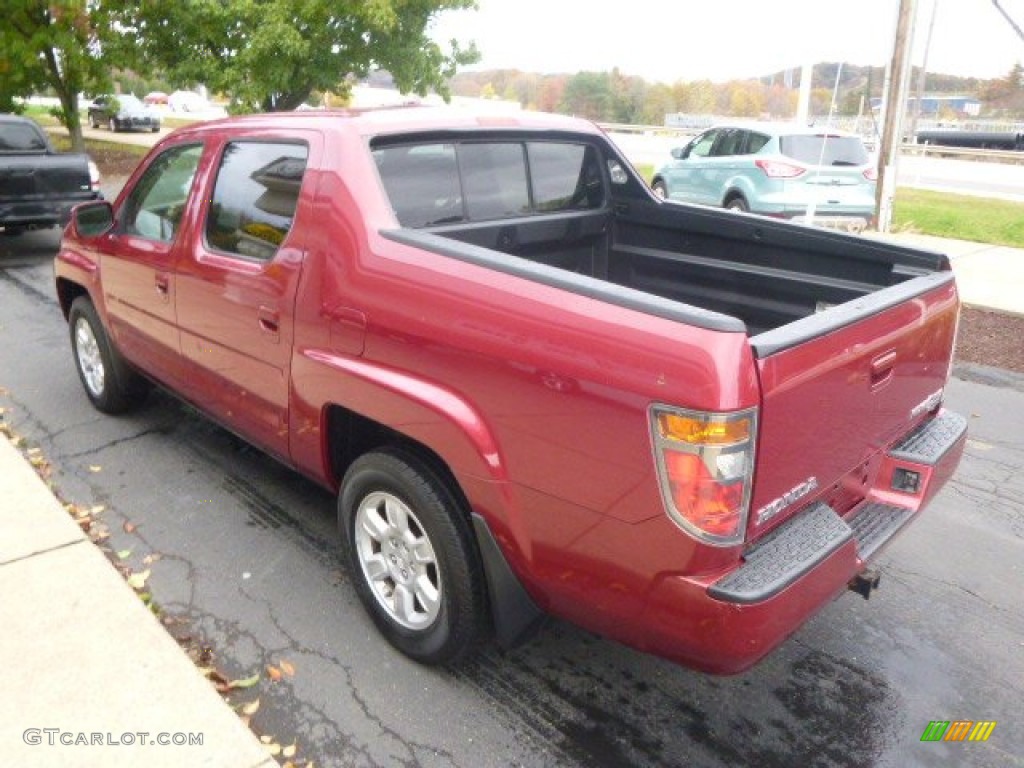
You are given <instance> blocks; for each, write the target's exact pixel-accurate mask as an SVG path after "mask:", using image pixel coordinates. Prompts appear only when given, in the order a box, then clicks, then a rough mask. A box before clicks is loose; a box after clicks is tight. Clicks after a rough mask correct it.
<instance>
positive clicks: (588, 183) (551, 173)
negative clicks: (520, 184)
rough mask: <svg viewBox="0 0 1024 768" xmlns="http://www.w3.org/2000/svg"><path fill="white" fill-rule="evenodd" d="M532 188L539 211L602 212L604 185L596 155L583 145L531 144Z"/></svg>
mask: <svg viewBox="0 0 1024 768" xmlns="http://www.w3.org/2000/svg"><path fill="white" fill-rule="evenodd" d="M526 147H527V152H528V154H529V157H530V184H531V185H532V187H533V205H534V207H535V208H536V209H537V210H538V211H545V212H547V211H569V210H580V209H589V208H600V207H601V206H602V205H603V204H604V182H603V181H602V180H601V166H600V163H599V162H598V159H597V152H596V151H595V150H594V148H593V147H591V146H589V145H584V144H556V143H554V142H530V143H529V144H527V145H526Z"/></svg>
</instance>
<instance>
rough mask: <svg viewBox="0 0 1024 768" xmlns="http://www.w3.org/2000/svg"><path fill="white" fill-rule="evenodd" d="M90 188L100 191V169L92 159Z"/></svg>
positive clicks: (90, 163)
mask: <svg viewBox="0 0 1024 768" xmlns="http://www.w3.org/2000/svg"><path fill="white" fill-rule="evenodd" d="M89 189H91V190H92V191H93V192H99V191H100V169H99V166H98V165H96V163H94V162H93V161H92V160H90V161H89Z"/></svg>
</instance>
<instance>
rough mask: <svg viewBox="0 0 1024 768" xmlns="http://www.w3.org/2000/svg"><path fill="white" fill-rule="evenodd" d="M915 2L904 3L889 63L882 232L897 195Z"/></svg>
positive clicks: (878, 194) (881, 151)
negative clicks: (897, 173) (897, 167)
mask: <svg viewBox="0 0 1024 768" xmlns="http://www.w3.org/2000/svg"><path fill="white" fill-rule="evenodd" d="M914 3H915V0H900V7H899V15H898V16H897V19H896V39H895V40H894V42H893V50H892V61H891V62H890V63H889V76H888V78H887V79H888V88H887V92H886V94H885V104H884V107H883V108H884V110H885V111H884V112H883V113H882V141H881V144H880V145H879V148H878V186H877V189H876V191H875V221H876V226H877V227H878V231H879V232H888V231H889V226H890V225H891V223H892V201H893V197H895V194H896V162H897V160H898V158H899V153H900V144H901V143H902V142H903V136H902V131H901V127H902V124H903V111H904V109H903V108H904V106H905V104H906V101H907V99H906V91H907V80H908V79H909V78H908V77H907V75H908V72H907V65H908V64H909V62H910V40H911V33H912V31H913V24H914Z"/></svg>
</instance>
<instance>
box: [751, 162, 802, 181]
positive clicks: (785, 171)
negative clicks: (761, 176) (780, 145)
mask: <svg viewBox="0 0 1024 768" xmlns="http://www.w3.org/2000/svg"><path fill="white" fill-rule="evenodd" d="M754 164H755V165H756V166H757V167H758V168H760V169H761V170H762V171H764V173H765V175H766V176H767V177H768V178H769V179H792V178H795V177H797V176H799V175H800V174H801V173H803V172H804V171H806V170H807V169H806V168H802V167H800V166H799V165H792V164H791V163H783V162H780V161H778V160H755V161H754Z"/></svg>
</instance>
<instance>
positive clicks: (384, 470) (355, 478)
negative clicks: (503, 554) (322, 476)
mask: <svg viewBox="0 0 1024 768" xmlns="http://www.w3.org/2000/svg"><path fill="white" fill-rule="evenodd" d="M338 523H339V526H340V528H341V532H342V540H343V543H344V549H345V555H346V559H347V561H348V562H347V565H348V568H349V572H350V573H351V575H352V579H353V581H354V583H355V588H356V592H357V593H358V595H359V598H360V600H361V601H362V603H363V606H364V607H365V608H366V610H367V612H368V613H369V614H370V616H371V618H372V619H373V620H374V623H375V624H376V625H377V628H378V629H379V630H380V631H381V633H382V634H383V635H384V636H385V637H386V638H387V640H388V642H390V643H391V644H392V645H394V646H395V647H396V648H397V649H398V650H400V651H402V652H403V653H405V654H406V655H407V656H410V657H411V658H413V659H415V660H417V661H420V662H422V663H425V664H442V663H447V662H450V661H454V660H455V659H457V658H459V657H461V656H463V655H464V654H465V653H466V652H467V651H468V650H470V649H471V648H472V646H473V645H474V644H475V642H476V640H477V639H478V638H479V636H480V635H481V634H482V629H483V624H484V618H485V611H484V605H485V600H484V594H483V578H482V575H481V573H482V571H481V566H480V564H479V555H478V554H477V552H476V548H475V543H474V540H473V538H472V534H471V529H470V525H469V519H468V515H467V514H466V513H465V510H464V509H463V505H462V504H461V503H460V502H459V501H458V500H457V497H456V495H455V494H454V493H452V492H451V490H450V489H449V488H448V487H447V485H446V483H445V482H444V481H443V480H441V479H440V478H439V476H438V475H437V474H435V473H434V472H433V471H432V470H431V469H430V468H428V466H427V465H426V464H425V463H422V462H420V461H419V459H418V458H416V457H415V456H413V455H412V454H409V453H406V452H404V451H399V450H385V451H377V452H373V453H368V454H365V455H364V456H362V457H360V458H359V459H357V460H356V461H355V462H354V463H353V464H352V466H351V467H350V468H349V470H348V472H346V473H345V479H344V481H343V482H342V486H341V493H340V495H339V500H338Z"/></svg>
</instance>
